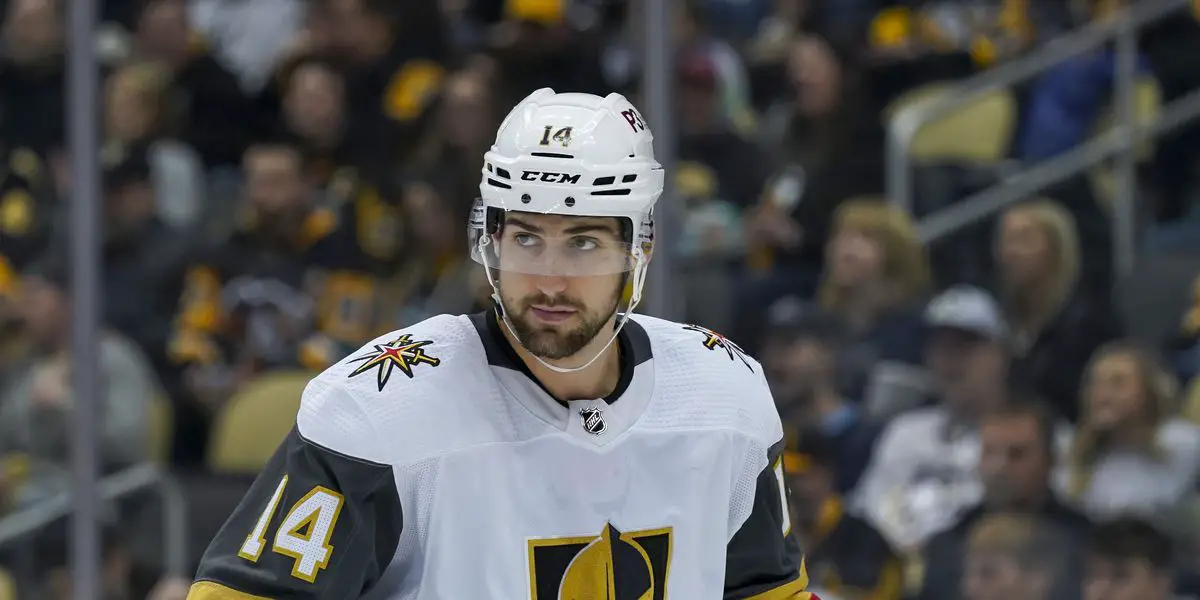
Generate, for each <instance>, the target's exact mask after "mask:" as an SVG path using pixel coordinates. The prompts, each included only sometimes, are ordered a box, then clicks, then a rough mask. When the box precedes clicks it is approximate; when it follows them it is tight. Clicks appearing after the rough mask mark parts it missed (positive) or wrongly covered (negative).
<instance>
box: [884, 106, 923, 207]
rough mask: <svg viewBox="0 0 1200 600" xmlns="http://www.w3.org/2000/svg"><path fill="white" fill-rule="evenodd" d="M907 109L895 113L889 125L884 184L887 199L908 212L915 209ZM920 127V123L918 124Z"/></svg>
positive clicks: (910, 137)
mask: <svg viewBox="0 0 1200 600" xmlns="http://www.w3.org/2000/svg"><path fill="white" fill-rule="evenodd" d="M912 121H913V119H911V118H909V117H908V113H907V112H906V111H900V112H899V113H898V114H896V115H893V116H892V118H891V120H890V121H889V122H888V125H887V139H886V142H885V146H884V151H885V152H886V153H887V154H886V157H885V159H884V160H885V161H886V162H885V163H884V169H885V170H884V177H885V179H884V185H885V186H886V187H885V188H884V189H885V193H886V194H887V199H888V201H889V202H891V203H892V204H893V205H895V206H896V208H899V209H901V210H903V211H904V212H907V213H910V214H911V213H912V209H913V189H912V186H913V182H912V169H911V168H910V166H909V164H908V149H909V145H911V144H912V139H913V136H912V135H907V134H908V130H909V129H912V126H911V125H910V123H912ZM917 127H920V125H917Z"/></svg>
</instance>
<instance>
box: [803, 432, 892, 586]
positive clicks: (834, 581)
mask: <svg viewBox="0 0 1200 600" xmlns="http://www.w3.org/2000/svg"><path fill="white" fill-rule="evenodd" d="M789 445H790V448H789V449H788V452H786V453H785V454H784V459H783V462H784V470H785V472H786V474H787V480H788V485H789V487H791V489H792V530H793V531H794V532H795V533H796V538H797V540H798V541H799V542H800V546H801V547H802V548H804V557H805V564H806V566H807V567H808V577H809V581H811V582H812V588H810V589H813V590H819V592H818V593H819V594H821V597H822V598H825V594H826V593H829V594H832V595H836V596H837V597H839V598H845V599H846V600H859V599H864V600H865V599H867V598H870V599H871V600H899V599H900V594H901V591H902V590H903V589H904V587H903V581H902V572H901V568H900V561H899V559H898V558H897V557H896V554H895V553H894V552H893V551H892V549H891V547H890V546H888V543H887V542H886V541H884V539H883V536H881V535H880V534H879V532H878V531H876V530H875V528H874V527H872V526H871V525H870V524H869V523H867V522H866V521H864V520H862V519H860V518H858V517H856V516H854V515H850V514H847V513H846V512H845V510H844V507H843V505H842V497H841V495H840V494H838V492H837V489H836V487H835V485H834V481H835V480H836V479H837V467H836V466H835V464H836V461H837V458H836V455H837V450H836V448H835V446H833V445H832V444H830V440H828V439H827V438H825V436H823V435H821V434H820V433H817V432H815V431H810V430H800V433H799V434H798V435H797V436H796V437H795V438H794V440H793V441H792V443H791V444H789Z"/></svg>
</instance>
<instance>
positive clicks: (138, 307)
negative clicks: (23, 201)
mask: <svg viewBox="0 0 1200 600" xmlns="http://www.w3.org/2000/svg"><path fill="white" fill-rule="evenodd" d="M101 165H102V167H103V179H104V181H103V189H104V212H103V216H104V226H103V231H104V243H103V255H102V261H101V268H102V269H103V271H104V290H103V295H102V298H103V303H102V306H103V310H102V315H103V318H104V322H105V324H106V325H107V326H109V327H112V328H114V329H116V330H117V331H118V332H120V333H121V334H122V335H124V336H126V337H127V338H129V340H130V341H132V342H134V343H135V344H137V345H138V346H139V347H140V348H141V350H142V352H143V353H145V355H146V356H147V357H149V359H150V361H151V364H152V365H153V366H154V370H155V372H156V373H157V374H158V376H159V377H160V378H161V379H163V380H164V383H165V384H166V385H167V386H168V387H170V386H172V385H173V384H174V383H175V382H174V375H175V374H174V372H173V369H172V368H171V367H170V363H169V361H168V360H167V343H168V340H169V339H170V337H171V328H172V320H173V319H174V316H175V307H176V305H177V303H178V302H179V295H180V293H181V292H182V291H183V275H184V269H185V266H186V265H187V260H188V258H189V256H190V253H191V251H192V250H193V248H192V245H191V243H190V240H189V235H188V233H187V232H186V231H185V230H183V229H179V228H176V227H173V226H171V225H170V224H168V223H165V222H164V220H163V219H161V218H160V217H159V216H158V215H156V214H155V212H156V208H157V205H158V200H159V198H161V197H162V196H161V195H160V194H159V192H160V189H161V188H156V187H154V184H155V183H157V181H155V180H154V175H155V173H154V172H153V166H152V164H151V162H150V160H149V156H148V155H147V153H146V150H145V148H144V147H140V146H135V147H124V146H122V145H120V144H112V145H109V146H108V147H107V148H105V150H104V152H102V156H101ZM59 233H60V234H66V233H67V232H65V231H60V232H59ZM63 237H64V236H62V235H60V240H59V241H60V242H61V243H62V245H63V246H64V247H65V245H66V244H65V242H66V240H65V239H62V238H63Z"/></svg>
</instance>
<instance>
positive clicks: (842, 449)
mask: <svg viewBox="0 0 1200 600" xmlns="http://www.w3.org/2000/svg"><path fill="white" fill-rule="evenodd" d="M769 327H770V331H771V333H770V334H769V336H768V340H767V343H766V347H765V348H764V351H763V353H762V358H763V368H764V370H765V372H766V375H767V381H768V382H769V383H770V385H771V392H772V395H773V396H774V397H775V403H776V404H777V405H778V406H779V413H780V416H781V417H782V418H783V420H784V422H785V423H786V424H787V425H788V426H795V427H799V428H801V429H804V430H805V431H813V432H819V433H820V434H821V435H822V436H824V437H825V438H826V439H827V440H828V442H829V444H830V445H831V446H832V448H833V450H834V452H833V453H832V454H831V457H830V459H831V460H832V461H833V464H831V465H830V466H831V467H832V470H833V473H834V477H835V481H834V484H835V485H834V487H835V490H836V491H837V493H838V494H840V495H848V494H849V493H850V492H851V490H853V489H854V488H855V486H856V485H858V480H859V478H860V477H861V476H862V473H863V471H864V470H865V469H866V468H867V462H868V461H870V459H871V451H872V449H873V448H874V446H875V440H876V438H877V437H878V436H879V426H878V425H877V424H876V423H874V422H873V421H871V420H870V419H868V418H867V417H866V415H865V414H864V413H863V410H862V407H861V406H859V404H858V403H857V402H854V401H853V400H851V399H849V398H847V397H846V396H844V395H843V394H842V393H841V391H840V389H839V387H838V379H837V377H838V363H839V356H840V354H841V352H842V347H843V345H844V343H845V337H846V333H845V328H844V327H842V326H841V324H840V323H839V321H838V320H837V318H835V317H832V316H830V315H828V314H824V313H822V312H821V311H820V309H819V308H817V307H816V306H815V305H811V304H804V303H802V302H801V301H799V300H797V299H795V298H790V297H789V298H784V299H781V300H779V301H778V302H776V303H775V304H774V305H773V306H772V307H771V316H770V322H769Z"/></svg>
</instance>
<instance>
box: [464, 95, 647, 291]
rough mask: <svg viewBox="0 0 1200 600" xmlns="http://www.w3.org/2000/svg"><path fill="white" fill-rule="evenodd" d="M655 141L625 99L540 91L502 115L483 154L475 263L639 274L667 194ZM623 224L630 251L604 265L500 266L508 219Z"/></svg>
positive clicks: (518, 266) (521, 266)
mask: <svg viewBox="0 0 1200 600" xmlns="http://www.w3.org/2000/svg"><path fill="white" fill-rule="evenodd" d="M653 141H654V137H653V135H652V134H651V133H650V129H649V128H648V127H647V126H646V123H645V121H644V120H643V119H642V116H641V114H640V113H639V112H638V111H637V109H635V108H634V107H633V105H632V104H630V103H629V101H628V100H626V99H625V97H624V96H622V95H620V94H616V93H614V94H609V95H608V96H606V97H604V98H601V97H599V96H595V95H592V94H577V93H563V94H559V93H555V92H554V90H552V89H549V88H543V89H540V90H538V91H536V92H534V93H533V94H530V95H529V96H528V97H527V98H525V99H524V100H522V101H521V103H520V104H518V105H517V106H516V108H514V109H513V110H512V112H510V113H509V114H508V116H507V117H505V119H504V122H503V123H502V124H501V125H500V129H499V131H498V132H497V133H496V142H495V144H493V145H492V147H491V149H490V150H489V151H488V152H487V153H486V154H485V155H484V165H483V171H482V179H481V181H480V184H479V193H480V198H479V200H477V201H476V204H475V207H474V210H472V212H471V218H470V235H469V239H470V244H471V257H472V258H473V259H474V260H475V261H476V262H479V263H481V264H483V265H484V266H486V267H489V268H493V269H501V270H520V271H523V272H527V273H531V274H559V275H602V274H612V273H617V272H624V271H634V272H635V276H634V277H633V280H632V281H633V282H634V284H635V286H636V287H637V288H638V289H635V290H634V293H635V294H638V295H640V292H641V290H640V287H641V286H640V285H638V284H639V283H640V282H639V279H641V278H642V277H641V276H644V273H639V271H644V270H645V267H646V264H647V263H648V262H649V258H650V253H651V250H652V244H653V239H654V238H653V236H654V230H653V210H654V205H655V203H656V202H657V201H658V198H659V196H660V195H661V194H662V190H663V170H662V166H661V165H659V164H658V162H657V161H655V160H654V146H653ZM510 212H522V213H533V214H547V215H563V216H578V217H617V218H619V219H622V220H623V221H622V223H623V225H622V226H623V228H625V229H624V232H625V233H626V236H625V243H626V245H625V246H624V247H622V248H621V254H622V256H621V257H619V259H616V258H615V257H614V256H613V255H612V253H609V254H608V255H606V256H604V257H603V258H604V259H605V260H599V259H597V258H595V257H590V258H589V259H588V260H571V259H570V258H564V257H556V258H555V259H553V260H551V259H547V258H545V257H539V260H506V261H505V260H501V259H500V257H499V256H498V250H497V248H496V244H495V243H494V242H495V240H494V238H493V236H494V235H495V234H496V233H498V231H499V228H500V226H501V225H502V224H503V223H504V220H505V217H506V213H510Z"/></svg>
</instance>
